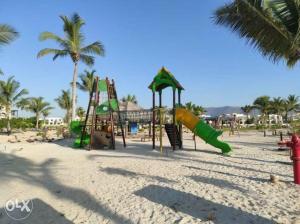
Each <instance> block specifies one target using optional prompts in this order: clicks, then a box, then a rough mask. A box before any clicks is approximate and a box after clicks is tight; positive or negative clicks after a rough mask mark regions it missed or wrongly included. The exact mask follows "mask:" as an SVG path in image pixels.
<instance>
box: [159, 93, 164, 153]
mask: <svg viewBox="0 0 300 224" xmlns="http://www.w3.org/2000/svg"><path fill="white" fill-rule="evenodd" d="M161 93H162V92H161V90H160V91H159V148H160V153H161V154H162V153H163V146H162V119H163V117H162V113H163V111H162V97H161Z"/></svg>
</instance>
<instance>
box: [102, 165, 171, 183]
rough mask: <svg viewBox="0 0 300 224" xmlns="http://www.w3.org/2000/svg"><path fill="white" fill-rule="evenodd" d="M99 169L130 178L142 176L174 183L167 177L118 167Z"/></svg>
mask: <svg viewBox="0 0 300 224" xmlns="http://www.w3.org/2000/svg"><path fill="white" fill-rule="evenodd" d="M100 171H102V172H105V173H107V174H109V175H120V176H124V177H131V178H139V177H143V178H146V179H150V180H156V181H158V182H163V183H175V181H173V180H169V179H167V178H164V177H159V176H152V175H146V174H141V173H136V172H133V171H129V170H125V169H120V168H110V167H107V168H103V169H100Z"/></svg>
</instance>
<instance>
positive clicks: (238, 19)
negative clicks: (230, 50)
mask: <svg viewBox="0 0 300 224" xmlns="http://www.w3.org/2000/svg"><path fill="white" fill-rule="evenodd" d="M265 7H266V4H264V1H263V0H235V1H234V2H233V3H231V4H229V5H225V6H224V7H221V8H220V9H218V10H217V11H216V12H215V15H214V19H215V23H216V24H219V25H223V26H226V27H228V28H230V29H231V30H232V31H233V32H236V33H237V34H238V35H239V36H240V37H241V38H245V39H246V40H247V42H248V43H249V44H250V45H251V46H253V47H254V48H256V49H258V50H259V52H260V53H261V54H262V55H263V56H265V57H268V58H269V59H270V60H272V61H274V62H277V61H279V60H281V59H284V58H289V56H290V55H295V54H296V53H297V49H294V48H292V44H291V43H292V34H291V33H290V31H289V30H288V29H287V27H286V26H285V25H284V24H282V23H280V22H279V21H278V20H275V19H274V18H273V17H272V16H273V14H274V13H273V12H270V10H271V9H272V8H274V4H273V5H272V8H265Z"/></svg>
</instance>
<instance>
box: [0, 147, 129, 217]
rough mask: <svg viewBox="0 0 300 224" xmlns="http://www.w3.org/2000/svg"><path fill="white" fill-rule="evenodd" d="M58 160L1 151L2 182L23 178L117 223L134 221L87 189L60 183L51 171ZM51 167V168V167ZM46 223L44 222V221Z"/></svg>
mask: <svg viewBox="0 0 300 224" xmlns="http://www.w3.org/2000/svg"><path fill="white" fill-rule="evenodd" d="M58 162H59V161H58V160H57V159H53V158H50V159H48V160H46V161H45V162H43V163H40V164H37V163H34V162H33V161H31V160H29V159H26V158H22V157H19V156H17V155H12V154H5V153H0V182H1V183H4V181H14V180H15V179H18V180H22V181H24V182H26V183H27V184H29V185H35V186H38V187H41V188H42V189H45V190H47V191H48V192H49V193H50V194H52V195H53V196H54V197H57V198H58V199H59V200H66V201H69V202H72V203H74V204H77V205H79V206H80V207H82V208H83V209H86V210H90V211H92V212H94V213H96V214H98V215H100V216H102V217H104V218H106V219H108V220H111V221H112V222H115V223H132V222H131V221H130V220H128V219H126V218H125V217H122V216H119V215H118V214H115V213H114V212H113V211H111V210H110V209H109V208H107V207H105V206H104V205H102V204H101V202H100V201H98V200H97V199H95V198H94V197H93V195H91V194H90V193H88V192H87V191H85V190H83V189H80V188H75V187H69V186H66V185H64V184H63V183H60V182H59V181H58V180H57V179H56V178H55V176H54V175H53V174H52V173H51V169H54V168H55V167H57V169H59V168H60V167H59V166H58ZM50 168H51V169H50ZM43 223H44V222H43Z"/></svg>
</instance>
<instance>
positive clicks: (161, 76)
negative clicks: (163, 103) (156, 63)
mask: <svg viewBox="0 0 300 224" xmlns="http://www.w3.org/2000/svg"><path fill="white" fill-rule="evenodd" d="M167 87H172V88H173V89H178V90H179V91H181V90H184V88H183V87H182V86H181V84H180V83H179V82H178V81H177V80H176V79H175V77H174V76H173V75H172V73H171V72H169V71H168V70H167V69H166V68H165V67H162V68H161V69H160V70H159V72H158V74H157V75H156V76H155V77H154V79H153V81H152V82H151V84H150V85H149V87H148V88H149V89H151V90H152V91H153V92H155V91H156V92H159V91H161V90H163V89H165V88H167Z"/></svg>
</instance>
